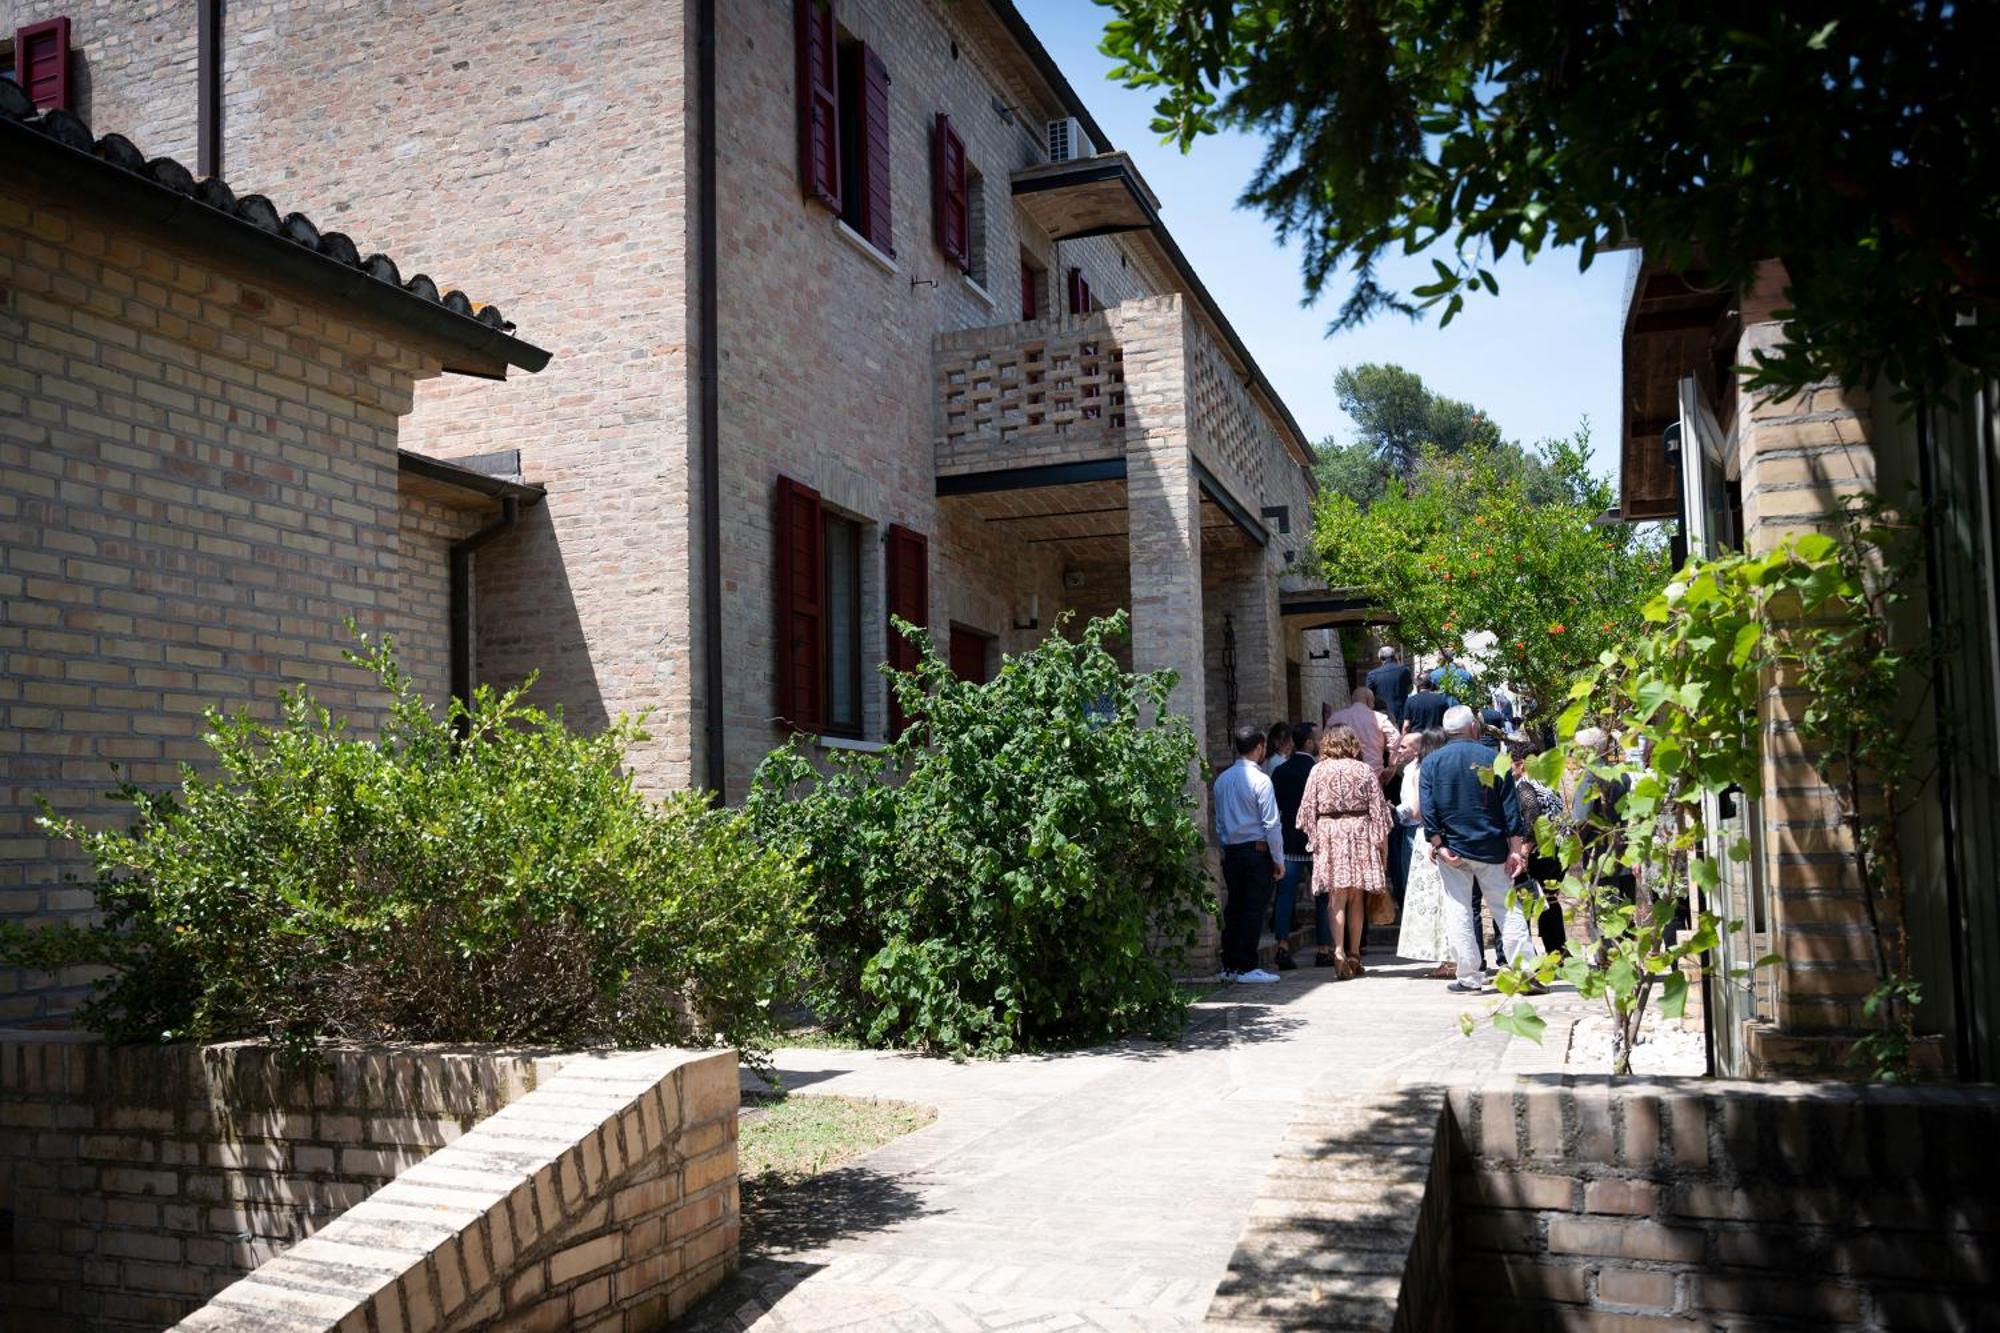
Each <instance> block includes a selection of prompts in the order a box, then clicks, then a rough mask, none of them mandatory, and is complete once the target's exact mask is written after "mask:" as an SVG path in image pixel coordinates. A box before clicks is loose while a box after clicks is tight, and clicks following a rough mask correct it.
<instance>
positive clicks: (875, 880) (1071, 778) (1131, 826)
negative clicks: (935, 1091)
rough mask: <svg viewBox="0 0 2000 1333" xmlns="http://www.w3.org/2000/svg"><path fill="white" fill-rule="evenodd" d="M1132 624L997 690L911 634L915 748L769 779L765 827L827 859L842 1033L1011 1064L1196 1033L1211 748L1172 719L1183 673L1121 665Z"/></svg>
mask: <svg viewBox="0 0 2000 1333" xmlns="http://www.w3.org/2000/svg"><path fill="white" fill-rule="evenodd" d="M1125 625H1126V620H1125V617H1124V616H1123V615H1122V614H1120V615H1119V616H1116V617H1113V618H1111V619H1108V620H1099V621H1092V622H1091V623H1090V625H1089V627H1088V628H1087V629H1086V630H1085V632H1084V634H1083V636H1082V638H1081V640H1080V641H1072V640H1069V639H1067V638H1065V637H1064V636H1063V634H1062V633H1060V632H1058V633H1056V634H1052V635H1050V636H1049V638H1048V639H1047V640H1045V641H1044V642H1043V643H1042V644H1041V645H1040V646H1039V647H1037V648H1035V649H1034V650H1033V651H1032V652H1029V653H1026V654H1024V655H1022V656H1018V657H1012V658H1009V659H1008V660H1007V661H1006V663H1005V664H1004V665H1003V666H1002V667H1001V670H1000V674H999V675H998V677H997V678H996V679H994V680H993V681H991V682H990V683H987V684H983V685H980V684H972V683H969V682H966V681H961V680H958V679H957V678H955V677H954V676H953V675H952V673H951V670H950V668H949V667H948V666H947V665H946V664H945V663H944V661H943V660H942V659H940V658H939V657H938V655H937V653H936V650H935V649H934V648H933V647H932V645H931V644H930V643H929V641H928V639H927V638H925V637H924V636H922V635H921V634H919V633H917V632H915V631H912V630H910V629H909V628H908V627H907V626H901V627H900V628H901V629H902V631H903V632H904V633H905V634H907V635H908V637H909V638H910V639H911V641H912V642H914V643H916V644H917V645H918V646H919V647H920V649H921V650H922V653H923V660H922V662H921V664H920V665H919V666H918V667H917V668H916V669H915V671H914V672H912V673H909V674H901V675H894V677H893V679H894V684H895V689H896V691H897V695H898V698H899V700H900V702H901V704H902V707H903V709H904V711H905V712H906V713H908V714H909V715H910V716H912V717H914V718H917V719H918V721H917V722H916V723H915V724H913V725H912V726H911V727H910V728H909V729H908V730H907V731H906V732H905V733H904V734H903V736H902V737H901V738H900V739H899V740H897V741H896V742H894V743H893V744H891V745H890V746H889V747H888V748H887V749H886V750H885V751H884V752H883V753H881V754H879V755H853V754H835V755H832V756H830V757H829V760H830V762H829V763H828V765H827V767H826V769H824V770H822V769H819V768H817V767H815V765H813V764H812V763H810V762H809V761H808V760H807V758H806V757H805V755H804V754H803V753H802V752H801V749H800V747H799V746H798V745H796V744H794V745H790V746H787V747H785V748H783V749H780V750H777V751H775V752H774V753H772V754H771V755H770V756H769V757H768V758H767V759H766V760H765V761H764V763H763V764H762V765H761V766H760V767H759V769H758V771H757V776H756V779H755V781H754V783H753V784H752V790H751V794H750V797H749V802H748V806H747V808H748V809H749V811H750V813H751V815H752V817H753V819H754V820H755V821H756V825H757V828H758V831H759V832H760V834H761V835H762V836H763V838H764V839H765V840H766V842H767V843H769V844H770V845H772V846H775V847H778V848H780V849H783V850H784V851H786V852H788V853H792V854H796V855H798V856H799V857H800V858H801V859H803V860H804V861H805V862H806V863H807V865H808V867H809V872H808V873H809V875H810V878H811V883H812V898H811V903H810V906H809V908H808V910H807V913H806V921H807V925H806V930H807V933H808V934H809V935H810V936H811V938H812V941H813V944H814V946H815V948H814V959H813V965H812V970H811V977H810V983H809V993H808V995H807V999H808V1002H809V1003H810V1004H811V1005H812V1006H813V1009H814V1011H815V1012H816V1013H817V1014H818V1016H819V1017H820V1019H821V1021H823V1022H825V1023H826V1024H827V1025H828V1026H829V1027H831V1028H834V1029H836V1030H839V1031H843V1032H846V1033H849V1034H852V1035H857V1036H860V1037H861V1038H863V1039H864V1040H867V1041H869V1042H871V1043H874V1044H878V1045H905V1046H915V1047H920V1048H925V1049H935V1050H944V1051H950V1052H953V1053H982V1054H1000V1053H1005V1052H1008V1051H1014V1050H1021V1049H1028V1048H1034V1047H1040V1046H1052V1045H1068V1044H1076V1043H1084V1042H1091V1041H1098V1040H1104V1039H1108V1038H1115V1037H1119V1036H1123V1035H1125V1034H1127V1033H1129V1032H1132V1031H1134V1030H1148V1031H1153V1032H1156V1033H1165V1032H1168V1031H1171V1030H1176V1029H1177V1028H1178V1026H1179V1025H1180V1024H1181V1023H1182V1022H1183V1021H1184V1020H1185V1016H1186V1009H1187V1000H1186V997H1185V995H1184V994H1183V993H1182V992H1181V990H1180V989H1179V988H1178V987H1176V986H1175V985H1174V979H1173V978H1174V970H1175V968H1176V966H1177V965H1178V964H1179V962H1180V961H1181V959H1182V958H1183V957H1184V956H1185V954H1186V951H1187V948H1188V947H1189V945H1190V944H1191V943H1192V942H1193V940H1194V936H1195V931H1196V929H1197V926H1198V923H1199V920H1200V913H1201V912H1202V911H1204V910H1206V909H1208V908H1210V907H1211V906H1212V904H1211V898H1210V893H1209V890H1208V887H1207V885H1206V882H1205V880H1204V879H1203V877H1202V876H1201V874H1200V873H1199V871H1198V869H1197V865H1198V862H1197V858H1198V856H1199V854H1200V852H1201V848H1202V837H1201V833H1200V831H1199V830H1198V829H1197V828H1196V826H1195V823H1194V819H1193V817H1192V815H1191V811H1192V809H1193V806H1194V802H1193V799H1192V797H1191V796H1190V795H1189V792H1188V778H1189V775H1190V773H1191V771H1192V766H1193V764H1194V761H1195V758H1196V754H1197V748H1196V744H1195V738H1194V733H1193V731H1192V730H1191V729H1190V727H1189V725H1188V723H1187V721H1186V720H1185V719H1183V718H1180V717H1176V716H1173V715H1171V714H1168V713H1167V712H1166V707H1165V705H1166V697H1167V692H1168V690H1170V689H1171V688H1172V685H1173V678H1172V676H1171V674H1170V673H1159V674H1154V675H1137V676H1135V675H1132V674H1130V673H1127V672H1125V671H1123V670H1121V669H1120V668H1119V666H1118V663H1117V661H1116V660H1115V659H1114V658H1113V657H1112V655H1111V654H1110V653H1109V652H1108V651H1106V649H1105V647H1104V640H1105V638H1106V637H1107V636H1110V635H1114V634H1119V635H1122V634H1123V633H1124V632H1125ZM1058 628H1059V631H1060V626H1059V627H1058ZM1146 716H1152V717H1157V719H1158V720H1157V721H1154V722H1151V723H1144V724H1142V721H1141V719H1142V717H1146Z"/></svg>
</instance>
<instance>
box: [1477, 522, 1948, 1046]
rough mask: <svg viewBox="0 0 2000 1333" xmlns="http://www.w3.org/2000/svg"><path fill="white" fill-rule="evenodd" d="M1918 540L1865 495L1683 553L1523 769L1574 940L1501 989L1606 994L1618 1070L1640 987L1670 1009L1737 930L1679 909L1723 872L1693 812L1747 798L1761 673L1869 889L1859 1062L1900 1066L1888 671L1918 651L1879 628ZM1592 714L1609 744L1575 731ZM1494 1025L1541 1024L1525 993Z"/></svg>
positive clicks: (1743, 853) (1507, 977)
mask: <svg viewBox="0 0 2000 1333" xmlns="http://www.w3.org/2000/svg"><path fill="white" fill-rule="evenodd" d="M1914 534H1915V530H1914V529H1913V528H1911V527H1909V526H1908V525H1899V524H1897V523H1895V522H1894V521H1892V520H1891V519H1889V518H1887V517H1886V516H1884V515H1883V513H1882V512H1881V511H1880V510H1879V509H1878V508H1877V507H1876V506H1874V505H1873V504H1871V503H1861V504H1857V505H1856V506H1855V507H1854V508H1853V509H1851V510H1850V511H1849V512H1848V513H1847V515H1846V516H1845V518H1844V520H1843V521H1842V522H1841V523H1840V524H1839V525H1838V527H1837V530H1836V531H1835V532H1832V533H1811V534H1807V535H1804V536H1800V537H1796V538H1793V539H1791V540H1789V541H1787V542H1785V543H1784V544H1782V545H1781V546H1779V547H1778V548H1777V549H1775V550H1773V551H1771V552H1768V553H1766V554H1764V555H1745V554H1730V555H1725V556H1721V557H1717V558H1714V559H1707V560H1695V561H1690V562H1689V563H1688V564H1687V565H1686V566H1684V567H1683V568H1682V570H1681V571H1680V573H1679V574H1678V575H1676V576H1675V578H1674V579H1673V581H1672V582H1670V583H1669V584H1668V585H1667V586H1666V588H1665V589H1663V590H1662V591H1661V592H1660V593H1659V594H1658V595H1657V596H1655V597H1653V598H1652V599H1651V600H1650V601H1648V602H1647V603H1646V604H1645V606H1644V608H1643V610H1642V616H1643V619H1644V623H1645V625H1646V627H1647V629H1646V632H1645V633H1643V634H1641V635H1639V636H1637V637H1636V638H1634V639H1633V640H1632V641H1631V642H1629V643H1627V644H1625V645H1622V646H1620V647H1618V648H1615V649H1607V650H1606V651H1605V652H1604V653H1603V654H1602V655H1601V656H1600V657H1599V659H1598V661H1597V663H1596V665H1595V666H1593V667H1592V668H1590V669H1589V670H1588V671H1586V672H1584V673H1583V675H1582V676H1581V677H1580V678H1579V679H1578V680H1577V681H1576V682H1575V684H1574V685H1573V686H1572V688H1571V689H1570V692H1569V704H1568V707H1567V708H1566V709H1565V711H1564V712H1563V714H1562V716H1561V718H1560V719H1559V720H1558V722H1557V733H1558V736H1559V737H1560V738H1561V743H1560V744H1559V745H1557V746H1556V747H1554V748H1552V749H1550V750H1549V751H1547V752H1546V753H1544V754H1543V755H1540V756H1538V757H1537V758H1535V759H1533V760H1531V761H1529V774H1530V776H1532V777H1534V778H1536V779H1537V780H1539V781H1542V782H1545V783H1548V784H1550V785H1552V786H1554V785H1558V784H1560V785H1561V787H1562V789H1563V790H1564V791H1565V793H1567V794H1568V796H1569V799H1570V809H1571V811H1572V813H1576V814H1578V815H1579V816H1580V818H1579V820H1578V822H1577V827H1575V828H1574V829H1572V830H1571V831H1569V832H1567V833H1558V832H1556V831H1555V830H1553V829H1551V828H1549V827H1548V826H1547V825H1546V824H1544V826H1543V828H1542V830H1541V834H1540V836H1541V838H1542V842H1543V847H1542V850H1543V851H1544V853H1545V854H1549V855H1555V856H1559V857H1560V858H1561V859H1562V862H1563V864H1564V865H1565V866H1568V867H1570V868H1571V870H1570V873H1569V875H1568V876H1567V877H1566V879H1565V881H1564V883H1563V885H1562V888H1561V893H1562V896H1563V899H1564V901H1565V903H1566V904H1567V910H1566V916H1567V917H1568V918H1569V920H1570V921H1571V923H1572V932H1571V933H1572V937H1573V938H1574V937H1576V936H1577V935H1578V934H1581V936H1582V937H1583V938H1584V939H1585V940H1586V941H1587V942H1586V943H1585V944H1584V945H1583V946H1582V947H1581V948H1579V949H1577V950H1576V951H1574V952H1572V953H1571V954H1570V955H1569V956H1567V957H1559V956H1557V955H1545V956H1543V957H1541V958H1539V959H1535V960H1532V961H1524V962H1523V963H1522V964H1521V965H1519V966H1510V967H1509V968H1507V969H1504V970H1503V971H1502V972H1501V974H1500V976H1499V978H1498V983H1497V984H1498V985H1499V988H1500V990H1501V991H1502V993H1503V994H1504V995H1506V996H1509V997H1519V996H1522V995H1524V994H1525V993H1527V992H1528V991H1529V990H1530V989H1531V988H1532V987H1534V986H1535V985H1536V984H1543V985H1545V984H1547V983H1549V982H1551V981H1553V980H1555V979H1556V978H1558V977H1560V978H1561V979H1563V980H1565V981H1568V982H1570V983H1571V984H1572V985H1574V986H1575V987H1576V989H1577V991H1578V992H1579V993H1580V994H1582V995H1583V996H1584V997H1585V998H1586V999H1596V1000H1602V1001H1603V1002H1604V1004H1605V1005H1606V1007H1607V1009H1608V1010H1609V1012H1610V1014H1611V1017H1612V1020H1613V1050H1612V1066H1613V1072H1614V1073H1621V1074H1622V1073H1628V1072H1630V1068H1631V1058H1632V1049H1633V1047H1634V1046H1635V1045H1636V1044H1637V1040H1638V1033H1639V1025H1640V1022H1641V1020H1642V1018H1643V1016H1644V1013H1645V1010H1646V1005H1647V1003H1648V1001H1649V1000H1650V999H1651V998H1652V997H1653V995H1654V994H1655V992H1657V994H1658V1004H1659V1012H1660V1013H1661V1015H1662V1016H1664V1017H1668V1018H1677V1017H1679V1016H1680V1015H1681V1013H1682V1012H1683V1011H1684V1009H1685V1006H1686V1003H1687V990H1688V986H1689V984H1690V981H1691V979H1692V978H1694V977H1698V976H1699V975H1700V969H1701V967H1702V966H1703V962H1702V960H1703V958H1704V956H1705V955H1706V954H1707V953H1708V952H1709V951H1710V950H1712V949H1714V948H1715V947H1716V945H1717V944H1718V943H1719V940H1720V937H1721V934H1722V932H1724V931H1730V930H1740V929H1741V927H1742V923H1741V922H1740V921H1724V920H1721V919H1719V918H1718V917H1717V916H1716V915H1715V914H1714V913H1712V912H1709V911H1707V910H1705V909H1702V908H1694V909H1692V910H1691V904H1690V887H1691V886H1692V887H1698V888H1700V889H1701V890H1703V894H1702V899H1701V901H1702V902H1703V903H1706V902H1708V901H1709V900H1710V898H1709V895H1710V894H1711V893H1712V891H1713V890H1714V889H1715V888H1716V887H1717V886H1718V884H1719V883H1720V880H1721V867H1720V865H1719V864H1718V862H1717V861H1715V860H1713V859H1711V850H1710V848H1709V846H1708V841H1709V840H1708V834H1709V831H1710V830H1709V828H1708V816H1707V813H1706V812H1707V811H1708V810H1710V809H1713V808H1715V807H1716V806H1717V805H1718V804H1719V803H1720V802H1722V801H1723V800H1726V799H1730V798H1732V797H1733V796H1735V795H1736V794H1738V793H1741V794H1743V795H1746V796H1748V797H1751V798H1755V797H1757V796H1758V795H1759V794H1760V782H1761V776H1762V774H1761V761H1760V749H1759V744H1758V741H1759V715H1758V703H1759V698H1760V695H1761V693H1762V692H1763V690H1764V689H1765V688H1766V686H1767V684H1768V683H1770V682H1774V681H1775V682H1776V683H1777V685H1778V695H1777V701H1776V706H1777V707H1779V708H1780V709H1782V710H1783V711H1784V713H1785V714H1786V715H1787V717H1788V719H1789V721H1790V723H1791V725H1792V726H1793V727H1795V728H1796V730H1797V732H1798V735H1799V737H1800V740H1801V741H1802V742H1803V750H1804V752H1805V753H1806V754H1807V755H1808V756H1810V762H1811V764H1812V766H1813V767H1814V769H1815V771H1816V773H1817V775H1818V777H1819V779H1820V781H1821V783H1822V785H1823V786H1824V787H1825V788H1826V789H1827V790H1828V791H1829V792H1830V793H1831V794H1830V796H1829V800H1831V801H1832V803H1833V806H1834V813H1835V815H1836V817H1837V819H1838V821H1839V823H1840V825H1841V827H1842V828H1844V829H1845V831H1846V832H1847V834H1848V835H1849V837H1850V839H1851V841H1852V845H1853V848H1854V851H1855V857H1856V866H1857V871H1858V874H1859V876H1860V878H1861V881H1862V884H1863V886H1864V890H1865V892H1864V897H1865V900H1866V902H1867V907H1868V913H1869V921H1870V924H1871V927H1872V928H1873V929H1872V935H1873V940H1872V947H1873V950H1874V954H1875V962H1876V970H1877V984H1876V987H1875V989H1874V992H1873V993H1872V994H1871V995H1870V996H1869V997H1868V999H1867V1001H1866V1003H1865V1006H1864V1007H1865V1011H1866V1013H1867V1015H1868V1016H1869V1017H1870V1018H1871V1019H1874V1020H1876V1021H1877V1022H1878V1026H1877V1027H1875V1028H1874V1029H1872V1030H1871V1031H1870V1032H1869V1033H1868V1034H1867V1035H1866V1036H1864V1037H1863V1038H1862V1039H1861V1041H1860V1042H1859V1043H1858V1044H1857V1051H1856V1055H1857V1058H1858V1059H1860V1060H1862V1061H1864V1062H1866V1063H1868V1064H1869V1065H1870V1066H1871V1072H1872V1073H1873V1075H1874V1076H1875V1077H1877V1078H1880V1079H1900V1078H1903V1077H1907V1075H1908V1070H1909V1060H1910V1050H1911V1044H1912V1033H1913V1027H1912V1022H1913V1016H1912V1010H1913V1008H1914V1006H1915V1004H1916V1002H1917V1000H1918V998H1919V991H1918V987H1917V984H1916V982H1915V981H1914V980H1913V979H1912V978H1911V977H1910V974H1909V967H1908V957H1907V950H1906V949H1905V947H1904V942H1903V936H1902V927H1901V922H1902V917H1903V913H1902V896H1903V883H1902V858H1901V854H1900V847H1899V844H1898V839H1897V822H1898V819H1899V818H1900V816H1901V815H1902V814H1903V813H1905V812H1906V811H1907V810H1908V808H1909V806H1908V801H1909V798H1910V795H1911V793H1912V784H1911V781H1910V774H1911V773H1912V769H1913V756H1912V754H1911V752H1910V748H1909V746H1908V744H1907V737H1906V735H1905V731H1904V728H1903V727H1902V725H1901V724H1900V722H1899V718H1900V716H1901V714H1902V702H1903V701H1902V698H1901V687H1900V682H1901V681H1903V680H1906V679H1908V676H1907V675H1906V674H1905V673H1907V672H1908V671H1909V670H1910V669H1911V668H1912V666H1913V664H1914V662H1915V658H1916V657H1917V656H1918V655H1919V654H1918V653H1917V651H1916V650H1912V649H1909V648H1906V647H1904V646H1901V645H1900V644H1899V643H1898V642H1897V640H1896V638H1895V636H1894V635H1893V634H1892V633H1891V626H1892V612H1893V609H1894V607H1895V606H1896V604H1897V603H1898V602H1899V601H1900V599H1901V597H1902V595H1903V594H1902V589H1903V588H1904V587H1905V586H1906V584H1907V583H1908V580H1909V576H1910V574H1911V573H1912V570H1913V563H1914V560H1915V559H1916V558H1918V557H1919V555H1920V546H1919V545H1918V543H1917V542H1916V541H1915V539H1914ZM1913 552H1916V553H1917V554H1913ZM1587 725H1594V726H1596V727H1599V728H1602V729H1603V730H1604V731H1605V732H1607V733H1609V736H1610V739H1609V740H1607V741H1606V742H1605V743H1604V744H1603V745H1602V746H1593V745H1583V744H1579V743H1578V741H1577V739H1576V738H1577V734H1578V732H1579V730H1580V729H1582V728H1584V727H1586V726H1587ZM1720 853H1721V855H1723V856H1726V857H1728V858H1729V859H1731V860H1734V861H1743V860H1747V859H1748V857H1749V855H1750V848H1749V846H1748V843H1747V841H1746V840H1744V839H1741V838H1738V839H1735V840H1733V841H1731V842H1729V843H1727V844H1726V845H1724V846H1722V847H1721V848H1720ZM1523 906H1524V907H1525V908H1526V910H1528V911H1529V912H1530V913H1531V914H1532V912H1533V911H1534V910H1536V908H1535V906H1534V905H1533V904H1526V903H1524V904H1523ZM1776 961H1778V959H1777V957H1776V956H1775V955H1771V956H1767V957H1765V958H1762V959H1759V960H1758V961H1757V962H1756V963H1755V964H1752V967H1753V968H1754V967H1761V966H1766V965H1769V964H1771V963H1774V962H1776ZM1493 1021H1494V1023H1495V1024H1496V1025H1498V1026H1500V1027H1502V1028H1505V1029H1508V1030H1510V1031H1514V1032H1517V1033H1520V1034H1521V1035H1524V1036H1529V1037H1535V1038H1539V1036H1540V1032H1541V1029H1542V1020H1541V1018H1540V1017H1539V1016H1538V1015H1537V1014H1536V1013H1535V1012H1534V1007H1533V1005H1532V1004H1531V1003H1529V1002H1528V1001H1527V1000H1526V999H1520V998H1516V999H1514V1000H1513V1002H1512V1003H1511V1004H1509V1003H1506V1002H1503V1004H1502V1006H1501V1007H1500V1008H1499V1009H1498V1010H1497V1011H1496V1012H1495V1013H1494V1015H1493Z"/></svg>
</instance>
